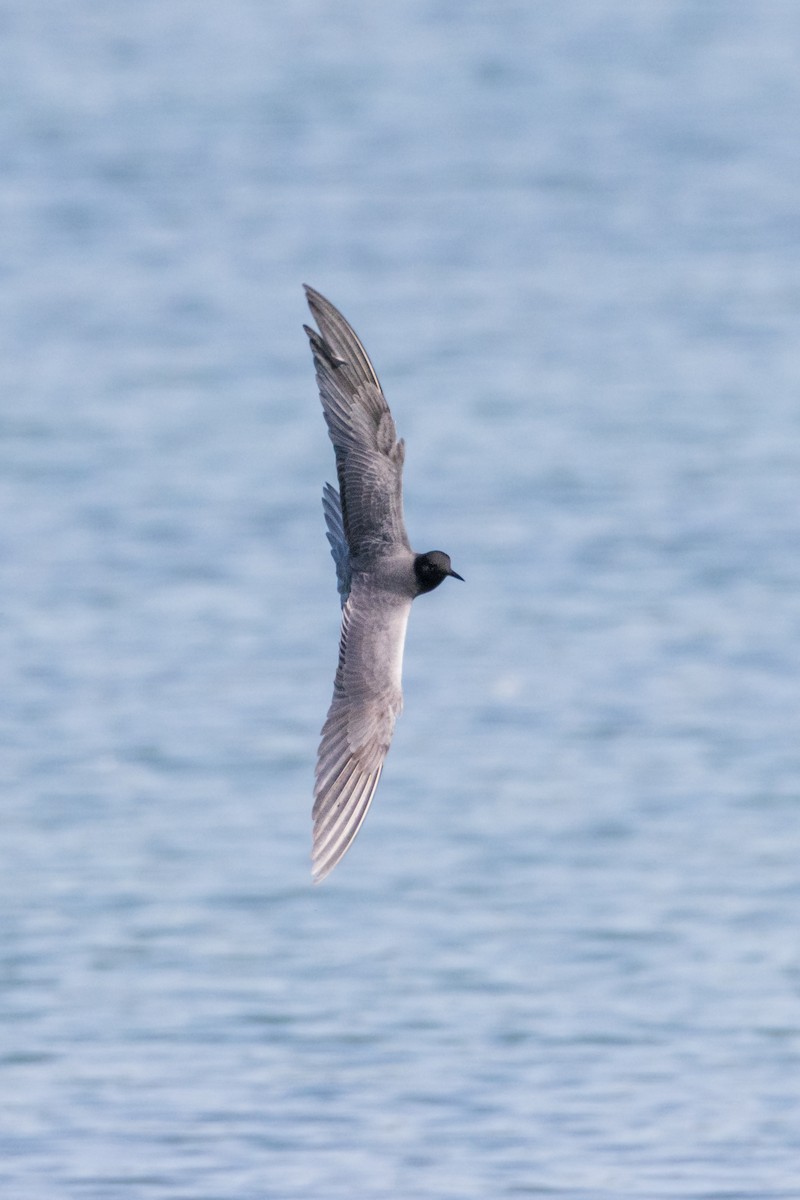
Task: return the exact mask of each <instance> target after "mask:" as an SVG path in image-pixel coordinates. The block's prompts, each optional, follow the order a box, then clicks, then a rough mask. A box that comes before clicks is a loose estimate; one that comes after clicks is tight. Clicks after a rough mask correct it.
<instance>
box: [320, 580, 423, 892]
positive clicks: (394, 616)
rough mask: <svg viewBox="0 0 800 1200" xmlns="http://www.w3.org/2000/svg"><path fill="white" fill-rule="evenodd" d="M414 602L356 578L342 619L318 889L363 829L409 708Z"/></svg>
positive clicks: (325, 756)
mask: <svg viewBox="0 0 800 1200" xmlns="http://www.w3.org/2000/svg"><path fill="white" fill-rule="evenodd" d="M410 611H411V601H410V600H408V601H398V600H397V599H394V598H388V597H387V596H386V594H385V593H383V594H382V595H376V594H375V592H374V591H373V590H372V589H371V588H370V586H369V584H368V583H366V582H364V580H363V577H359V576H356V577H355V580H354V584H353V590H352V591H351V593H350V596H349V598H348V600H347V603H346V604H345V606H344V611H343V613H342V634H341V640H340V642H339V666H338V668H337V671H336V679H335V682H334V687H333V700H332V701H331V706H330V709H329V710H328V716H327V719H326V721H325V724H324V726H323V728H322V740H321V742H320V747H319V754H318V756H317V769H316V782H315V786H314V809H313V813H312V815H313V819H314V840H313V849H312V854H311V858H312V864H313V868H312V869H313V874H314V879H315V881H316V882H317V883H319V881H320V880H321V879H324V878H325V876H326V875H327V874H328V872H329V871H332V870H333V868H334V867H335V866H336V864H337V863H338V862H339V860H340V859H341V858H342V856H343V855H344V854H345V852H346V851H347V849H348V848H349V846H350V845H351V843H352V841H353V838H354V837H355V836H356V834H357V833H358V831H359V829H360V828H361V824H362V822H363V820H364V818H365V816H366V815H367V810H368V809H369V806H370V804H371V802H372V797H373V796H374V795H375V789H376V787H377V786H378V780H379V779H380V777H381V771H382V770H383V763H384V759H385V758H386V753H387V751H388V749H389V744H390V742H391V740H392V734H393V733H394V727H395V722H396V721H397V717H398V715H399V713H400V711H401V709H402V707H403V694H402V691H401V687H400V677H401V672H402V664H403V646H404V643H405V635H406V625H407V623H408V614H409V612H410Z"/></svg>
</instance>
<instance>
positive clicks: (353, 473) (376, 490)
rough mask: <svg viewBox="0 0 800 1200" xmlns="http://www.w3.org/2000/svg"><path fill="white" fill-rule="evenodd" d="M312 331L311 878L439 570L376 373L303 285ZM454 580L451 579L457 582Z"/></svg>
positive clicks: (377, 752) (385, 736) (378, 754)
mask: <svg viewBox="0 0 800 1200" xmlns="http://www.w3.org/2000/svg"><path fill="white" fill-rule="evenodd" d="M305 291H306V298H307V300H308V306H309V308H310V309H311V313H312V316H313V317H314V320H315V321H316V323H317V325H318V326H319V330H320V332H319V333H317V332H316V330H314V329H310V328H309V327H308V326H307V325H304V326H303V328H304V329H305V331H306V333H307V334H308V340H309V342H310V343H311V352H312V354H313V356H314V366H315V367H316V372H317V385H318V387H319V395H320V400H321V401H322V410H323V413H324V415H325V422H326V424H327V426H328V433H329V435H330V439H331V441H332V442H333V448H334V452H335V454H336V473H337V475H338V478H339V490H338V491H337V490H336V488H335V487H332V486H331V484H329V483H328V484H326V485H325V488H324V490H323V493H322V507H323V510H324V513H325V523H326V525H327V537H328V541H329V542H330V545H331V554H332V555H333V561H334V563H335V564H336V581H337V585H338V589H339V595H340V596H341V600H342V630H341V637H340V640H339V665H338V667H337V669H336V679H335V681H334V685H333V700H332V701H331V706H330V708H329V710H328V716H327V719H326V721H325V724H324V725H323V727H322V740H321V742H320V746H319V753H318V755H317V768H316V782H315V786H314V808H313V813H312V816H313V820H314V837H313V849H312V853H311V860H312V874H313V876H314V880H315V881H316V882H317V883H319V882H320V880H322V879H324V878H325V876H326V875H327V874H328V873H329V872H330V871H332V870H333V868H334V867H335V866H336V864H337V863H338V862H339V860H340V859H341V858H342V857H343V855H344V854H345V853H346V852H347V850H348V849H349V847H350V845H351V844H352V842H353V839H354V838H355V836H356V834H357V833H358V831H359V829H360V828H361V825H362V823H363V821H364V818H365V816H366V815H367V810H368V808H369V806H370V803H371V802H372V797H373V796H374V795H375V789H376V787H377V786H378V780H379V779H380V777H381V771H382V770H383V763H384V760H385V758H386V754H387V751H388V749H389V743H390V742H391V740H392V734H393V733H394V727H395V722H396V720H397V718H398V716H399V714H400V711H401V709H402V707H403V693H402V690H401V675H402V668H403V646H404V643H405V638H406V626H407V624H408V615H409V613H410V612H411V602H412V601H413V600H414V599H415V598H416V597H417V596H420V595H422V593H423V592H431V591H433V589H434V588H435V587H438V586H439V584H440V583H441V582H442V580H443V579H446V578H447V576H448V575H450V576H451V577H452V578H453V579H461V576H460V575H458V574H457V573H456V572H455V571H454V570H453V568H452V567H451V565H450V559H449V557H448V556H447V555H446V554H444V553H443V552H442V551H441V550H430V551H428V553H427V554H416V553H415V552H414V551H413V550H412V549H411V545H410V543H409V540H408V534H407V533H406V527H405V523H404V520H403V481H402V474H403V458H404V455H405V450H404V443H403V441H402V440H398V437H397V431H396V429H395V424H394V421H393V420H392V414H391V413H390V411H389V405H388V404H387V403H386V397H385V396H384V394H383V389H382V388H381V385H380V383H379V381H378V376H377V375H376V374H375V370H374V368H373V366H372V363H371V362H370V360H369V356H368V355H367V352H366V350H365V349H364V347H363V346H362V345H361V342H360V341H359V339H358V337H357V336H356V334H355V332H354V331H353V329H352V328H351V327H350V325H349V324H348V323H347V321H346V320H345V319H344V317H343V316H342V314H341V313H340V312H338V311H337V309H335V308H334V307H333V305H332V304H331V303H330V302H329V301H328V300H326V299H325V297H324V296H321V295H320V294H319V292H315V291H314V290H313V288H310V287H306V289H305ZM462 582H463V580H462Z"/></svg>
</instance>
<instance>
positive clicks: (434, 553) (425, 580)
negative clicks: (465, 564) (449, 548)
mask: <svg viewBox="0 0 800 1200" xmlns="http://www.w3.org/2000/svg"><path fill="white" fill-rule="evenodd" d="M414 574H415V575H416V577H417V587H418V588H419V590H420V594H421V593H422V592H432V591H433V589H434V588H435V587H438V586H439V584H440V583H441V582H442V580H443V579H446V578H447V576H448V575H452V577H453V579H461V576H460V575H457V574H456V572H455V571H454V570H453V568H452V567H451V566H450V557H449V555H447V554H445V553H443V551H441V550H429V551H428V553H427V554H418V555H417V557H416V558H415V559H414ZM461 582H462V583H463V582H464V580H463V579H461Z"/></svg>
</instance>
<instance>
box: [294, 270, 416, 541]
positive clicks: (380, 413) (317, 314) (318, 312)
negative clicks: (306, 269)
mask: <svg viewBox="0 0 800 1200" xmlns="http://www.w3.org/2000/svg"><path fill="white" fill-rule="evenodd" d="M306 296H307V298H308V304H309V307H310V309H311V312H312V313H313V315H314V319H315V321H316V322H317V324H318V326H319V328H320V333H321V335H322V336H320V334H318V333H316V332H315V330H313V329H310V328H309V327H308V326H305V327H304V328H305V331H306V333H307V335H308V339H309V342H310V344H311V350H312V353H313V355H314V365H315V367H316V372H317V385H318V387H319V394H320V399H321V401H322V409H323V413H324V415H325V421H326V424H327V426H328V433H329V435H330V439H331V441H332V442H333V448H334V452H335V455H336V472H337V475H338V478H339V496H340V500H341V511H342V521H343V525H344V531H345V535H346V538H347V543H348V545H349V547H350V555H351V557H352V558H359V557H361V556H362V555H367V556H375V555H380V554H386V553H391V552H392V550H393V549H395V548H396V547H397V546H398V545H401V546H405V547H406V549H410V545H409V541H408V534H407V533H406V527H405V521H404V518H403V488H402V474H403V459H404V456H405V449H404V444H403V442H402V440H399V439H398V437H397V431H396V429H395V424H394V421H393V420H392V414H391V413H390V411H389V406H388V404H387V403H386V397H385V396H384V394H383V390H382V388H381V385H380V383H379V381H378V376H377V375H376V374H375V369H374V368H373V366H372V363H371V362H370V360H369V357H368V356H367V352H366V350H365V349H364V347H363V346H362V345H361V342H360V341H359V339H358V337H357V336H356V334H355V332H354V331H353V330H352V329H351V327H350V325H349V324H348V323H347V321H345V319H344V317H343V316H342V315H341V313H339V312H338V311H337V310H336V309H335V308H334V307H333V305H332V304H330V303H329V302H328V301H327V300H326V299H325V298H324V296H321V295H320V294H319V292H315V291H314V290H313V288H309V287H307V288H306Z"/></svg>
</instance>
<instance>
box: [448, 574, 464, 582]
mask: <svg viewBox="0 0 800 1200" xmlns="http://www.w3.org/2000/svg"><path fill="white" fill-rule="evenodd" d="M447 574H448V575H450V576H451V577H452V578H453V579H460V580H461V582H462V583H464V576H463V575H459V573H458V571H448V572H447Z"/></svg>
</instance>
